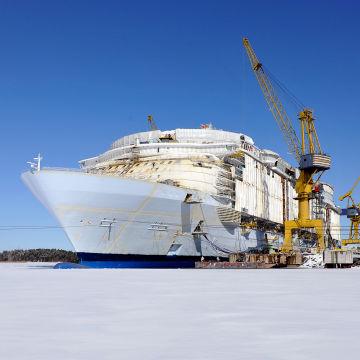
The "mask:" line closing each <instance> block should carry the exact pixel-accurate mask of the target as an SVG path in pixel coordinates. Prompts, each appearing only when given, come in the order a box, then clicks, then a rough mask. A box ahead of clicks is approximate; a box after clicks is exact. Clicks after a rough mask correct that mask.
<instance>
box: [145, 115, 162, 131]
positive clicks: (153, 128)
mask: <svg viewBox="0 0 360 360" xmlns="http://www.w3.org/2000/svg"><path fill="white" fill-rule="evenodd" d="M147 120H148V123H149V126H150V130H151V131H156V130H159V129H158V127H157V126H156V123H155V120H154V118H153V117H152V115H148V117H147Z"/></svg>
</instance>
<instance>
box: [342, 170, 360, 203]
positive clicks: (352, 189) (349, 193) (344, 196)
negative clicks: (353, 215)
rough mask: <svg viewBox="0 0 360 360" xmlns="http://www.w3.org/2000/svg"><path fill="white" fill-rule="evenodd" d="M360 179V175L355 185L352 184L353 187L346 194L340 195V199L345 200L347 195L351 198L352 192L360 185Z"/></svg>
mask: <svg viewBox="0 0 360 360" xmlns="http://www.w3.org/2000/svg"><path fill="white" fill-rule="evenodd" d="M359 181H360V176H359V177H358V178H357V180H356V181H355V183H354V185H353V186H352V188H351V189H350V190H349V191H348V192H347V193H346V194H344V195H343V196H340V197H339V200H340V201H343V200H344V199H346V198H347V197H350V198H351V195H352V193H353V192H354V190H355V188H356V186H357V185H358V183H359Z"/></svg>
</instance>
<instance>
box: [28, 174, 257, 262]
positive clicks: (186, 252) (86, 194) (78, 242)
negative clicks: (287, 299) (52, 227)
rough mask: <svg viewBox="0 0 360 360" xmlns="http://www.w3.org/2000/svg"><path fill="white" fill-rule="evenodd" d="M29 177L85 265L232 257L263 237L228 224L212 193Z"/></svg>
mask: <svg viewBox="0 0 360 360" xmlns="http://www.w3.org/2000/svg"><path fill="white" fill-rule="evenodd" d="M22 179H23V181H24V182H25V184H26V185H27V186H28V187H29V188H30V190H31V191H32V192H33V193H34V195H35V196H36V197H37V198H38V199H39V200H40V201H41V202H42V203H43V205H44V206H45V207H46V208H47V209H48V210H49V211H50V212H51V213H52V214H53V215H54V216H55V218H56V219H57V221H58V222H59V224H60V225H61V226H62V227H63V229H64V231H65V233H66V235H67V237H68V239H69V240H70V241H71V243H72V244H73V246H74V248H75V251H76V252H77V253H78V255H79V258H80V260H81V262H82V263H84V264H89V265H90V263H92V265H94V264H95V263H96V262H98V265H100V266H102V267H104V266H105V264H107V265H109V266H110V267H192V266H193V264H194V261H195V260H197V259H200V258H201V257H211V258H216V257H219V258H221V257H226V256H227V255H228V253H230V252H236V251H246V250H248V249H251V248H257V247H259V246H262V245H263V244H264V234H263V233H262V232H260V231H248V232H246V233H244V232H242V231H241V229H240V227H239V226H234V225H233V224H224V223H222V222H221V221H220V218H219V216H218V211H217V210H218V208H219V207H221V206H223V204H221V203H219V202H218V201H217V200H216V199H215V198H214V197H212V196H210V195H208V194H203V193H200V192H196V191H191V190H186V189H182V188H178V187H176V186H171V185H165V184H160V183H151V182H147V181H141V180H135V179H124V178H120V177H117V176H109V175H95V174H88V173H84V172H77V171H65V170H64V171H59V170H41V171H38V172H30V171H29V172H26V173H24V174H23V175H22ZM189 196H190V197H191V199H193V200H192V201H187V199H189ZM95 265H96V264H95Z"/></svg>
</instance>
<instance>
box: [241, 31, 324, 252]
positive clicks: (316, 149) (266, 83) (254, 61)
mask: <svg viewBox="0 0 360 360" xmlns="http://www.w3.org/2000/svg"><path fill="white" fill-rule="evenodd" d="M243 45H244V47H245V49H246V52H247V55H248V57H249V60H250V64H251V67H252V69H253V71H254V73H255V75H256V78H257V81H258V83H259V85H260V88H261V90H262V92H263V94H264V96H265V100H266V102H267V104H268V105H269V107H270V110H271V112H272V114H273V116H274V118H275V120H276V122H277V123H278V125H279V127H280V129H281V131H282V133H283V135H284V137H285V140H286V142H287V144H288V148H289V150H290V152H291V153H292V154H293V155H294V156H295V158H296V160H297V162H298V164H299V170H300V176H299V177H298V179H297V180H296V184H295V191H296V193H297V197H296V200H298V204H299V206H298V218H297V219H295V220H286V221H285V222H284V228H285V236H284V242H283V245H282V248H281V251H283V252H290V251H292V250H293V244H292V234H293V231H294V230H300V229H315V231H316V234H317V249H318V251H323V250H324V249H325V241H324V222H323V220H322V219H313V218H311V217H310V200H311V199H312V198H313V186H314V183H315V182H314V176H315V175H316V174H320V176H321V174H322V173H323V172H324V171H325V170H328V169H330V165H331V158H330V156H328V155H326V154H324V153H323V151H322V149H321V146H320V142H319V138H318V135H317V132H316V129H315V125H314V117H313V112H312V110H310V109H307V108H305V109H303V110H302V111H300V113H299V120H300V127H301V140H299V138H298V136H297V134H296V132H295V130H294V127H293V125H292V122H291V120H290V118H289V116H288V115H287V113H286V111H285V108H284V107H283V105H282V103H281V101H280V99H279V97H278V96H277V94H276V92H275V89H274V86H273V84H272V82H271V80H270V78H269V76H268V75H267V73H266V71H265V70H264V67H263V65H262V64H261V62H260V61H259V59H258V58H257V56H256V54H255V52H254V50H253V48H252V47H251V45H250V42H249V40H248V39H247V38H244V39H243Z"/></svg>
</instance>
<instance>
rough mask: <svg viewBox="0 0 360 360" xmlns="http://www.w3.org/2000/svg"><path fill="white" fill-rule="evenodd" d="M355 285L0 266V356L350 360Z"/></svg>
mask: <svg viewBox="0 0 360 360" xmlns="http://www.w3.org/2000/svg"><path fill="white" fill-rule="evenodd" d="M359 279H360V269H344V270H340V269H339V270H335V269H334V270H326V269H293V270H290V269H288V270H140V269H139V270H95V269H93V270H83V269H78V270H53V269H50V268H46V267H44V265H39V264H0V285H1V295H0V359H4V360H13V359H21V360H32V359H34V360H35V359H36V360H42V359H46V360H56V359H61V360H72V359H76V360H77V359H86V360H91V359H96V360H99V359H102V360H107V359H117V360H119V359H144V360H147V359H179V360H180V359H181V360H183V359H204V360H205V359H206V360H209V359H222V360H224V359H261V360H264V359H274V360H275V359H276V360H279V359H286V360H289V359H290V360H294V359H311V360H312V359H316V360H318V359H327V360H329V359H347V358H349V359H357V358H359V356H360V286H359Z"/></svg>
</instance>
